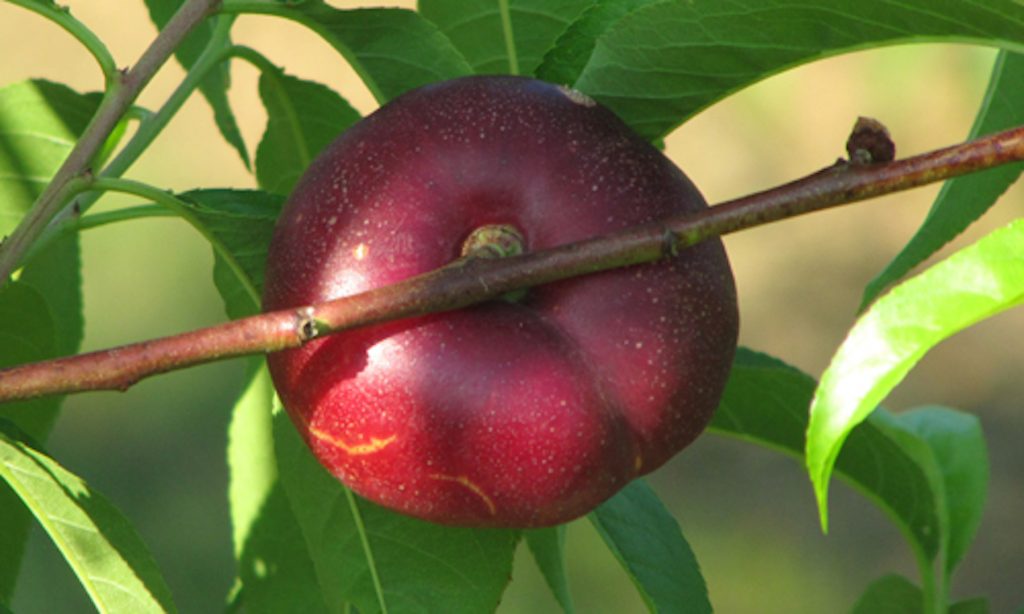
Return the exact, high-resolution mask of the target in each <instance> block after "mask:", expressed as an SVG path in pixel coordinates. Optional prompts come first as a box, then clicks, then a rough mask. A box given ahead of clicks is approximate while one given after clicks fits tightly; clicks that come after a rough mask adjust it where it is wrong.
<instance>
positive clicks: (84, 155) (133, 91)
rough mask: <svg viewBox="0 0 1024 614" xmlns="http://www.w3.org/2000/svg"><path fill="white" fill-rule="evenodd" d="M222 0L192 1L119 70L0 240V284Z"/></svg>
mask: <svg viewBox="0 0 1024 614" xmlns="http://www.w3.org/2000/svg"><path fill="white" fill-rule="evenodd" d="M220 1H221V0H189V1H188V2H187V3H186V4H185V5H184V6H182V7H181V9H179V10H178V12H177V13H175V15H174V17H172V18H171V20H170V21H169V22H167V25H166V26H165V27H164V29H163V30H161V31H160V34H158V35H157V37H156V38H155V39H154V40H153V43H152V44H151V45H150V46H149V47H148V48H147V49H146V50H145V51H144V52H143V53H142V56H141V57H139V61H138V62H136V64H135V66H133V67H132V68H131V69H129V70H124V71H121V73H120V78H119V79H116V80H114V81H113V82H112V83H110V84H109V87H108V88H107V91H106V94H105V95H104V97H103V101H102V102H101V103H100V107H99V109H97V111H96V114H95V115H94V116H93V118H92V120H91V121H90V122H89V125H88V126H86V128H85V130H84V131H83V132H82V136H81V138H80V139H79V140H78V142H77V143H76V144H75V147H74V149H72V150H71V153H70V154H68V157H67V159H65V160H64V163H63V164H62V165H61V167H60V168H59V169H58V170H57V173H56V174H55V175H54V176H53V179H52V180H51V181H50V183H49V184H48V185H47V186H46V188H45V189H44V190H43V192H42V194H40V195H39V198H37V199H36V202H35V203H33V205H32V208H31V209H29V211H28V213H27V214H25V217H24V219H22V221H21V223H20V224H19V225H18V227H17V228H15V229H14V232H13V233H11V236H9V237H7V238H6V239H5V240H4V241H3V243H0V286H3V285H4V284H5V283H6V282H7V279H8V277H9V276H10V274H11V273H12V272H13V271H14V270H15V269H16V268H17V267H18V263H19V262H20V261H21V259H22V257H23V256H24V255H25V252H27V251H28V249H29V248H30V247H31V246H32V243H34V242H35V240H36V239H37V238H38V237H39V235H40V234H42V232H43V230H45V228H46V226H47V224H49V223H50V220H52V219H53V218H54V216H56V215H57V214H58V213H59V212H60V210H61V209H62V208H63V207H64V204H65V203H66V201H67V197H68V191H67V189H66V186H67V185H68V184H69V183H70V182H71V181H72V180H73V179H74V178H75V177H79V176H81V175H82V174H83V173H84V172H87V171H89V170H90V169H89V165H90V163H91V161H92V160H93V158H94V157H95V156H96V152H98V151H99V150H100V148H101V147H102V146H103V144H104V143H105V142H106V140H107V138H108V137H109V136H110V133H111V132H112V131H113V130H114V127H115V126H117V122H118V121H120V119H121V117H122V116H123V115H124V113H125V112H126V111H127V110H128V108H129V107H131V105H132V103H133V102H134V101H135V98H136V97H138V95H139V92H140V91H142V88H144V87H145V86H146V84H147V83H149V80H150V79H152V78H153V75H155V74H156V71H157V70H159V68H160V67H161V66H163V64H164V62H166V61H167V59H168V58H169V57H170V56H171V54H172V53H173V52H174V50H175V49H176V48H177V46H178V45H179V44H180V43H181V41H182V40H183V39H184V38H185V36H187V35H188V33H189V32H191V31H192V29H193V28H194V27H195V26H196V25H198V24H199V23H201V22H202V21H203V19H205V18H206V17H207V16H208V15H210V14H211V13H212V12H213V11H215V10H216V9H217V8H218V6H219V5H220Z"/></svg>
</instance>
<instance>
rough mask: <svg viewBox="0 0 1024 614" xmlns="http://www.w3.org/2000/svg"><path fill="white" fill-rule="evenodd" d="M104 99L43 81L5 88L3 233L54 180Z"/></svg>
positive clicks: (0, 104) (1, 95)
mask: <svg viewBox="0 0 1024 614" xmlns="http://www.w3.org/2000/svg"><path fill="white" fill-rule="evenodd" d="M99 101H100V95H99V94H79V93H78V92H76V91H74V90H72V89H71V88H69V87H67V86H65V85H61V84H59V83H53V82H50V81H43V80H30V81H21V82H19V83H14V84H11V85H8V86H7V87H4V88H2V89H0V236H2V235H8V234H10V233H11V231H12V230H13V229H14V227H15V226H16V225H17V224H18V222H19V221H21V218H22V216H23V215H24V214H25V212H26V211H28V208H29V207H30V206H31V205H32V202H33V201H34V200H35V199H36V197H37V196H38V195H39V193H40V192H42V190H43V188H44V187H46V184H47V183H49V181H50V177H52V176H53V174H54V173H55V172H56V171H57V168H58V167H59V166H60V165H61V163H63V162H64V159H65V158H66V157H67V155H68V153H70V152H71V148H72V147H74V145H75V140H76V139H77V138H78V135H79V134H81V133H82V130H83V129H84V128H85V126H86V124H88V123H89V120H90V119H91V118H92V116H93V113H95V112H96V108H97V106H98V105H99Z"/></svg>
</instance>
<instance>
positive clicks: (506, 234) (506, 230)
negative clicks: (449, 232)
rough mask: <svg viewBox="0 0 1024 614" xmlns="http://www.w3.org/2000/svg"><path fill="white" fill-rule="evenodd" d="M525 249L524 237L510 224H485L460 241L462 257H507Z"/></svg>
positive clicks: (516, 254)
mask: <svg viewBox="0 0 1024 614" xmlns="http://www.w3.org/2000/svg"><path fill="white" fill-rule="evenodd" d="M525 251H526V239H525V238H524V237H523V233H521V232H519V229H518V228H516V227H515V226H513V225H511V224H487V225H485V226H481V227H479V228H477V229H476V230H474V231H473V232H471V233H469V236H468V237H466V240H465V241H463V242H462V251H461V255H462V257H463V258H507V257H509V256H518V255H519V254H522V253H523V252H525Z"/></svg>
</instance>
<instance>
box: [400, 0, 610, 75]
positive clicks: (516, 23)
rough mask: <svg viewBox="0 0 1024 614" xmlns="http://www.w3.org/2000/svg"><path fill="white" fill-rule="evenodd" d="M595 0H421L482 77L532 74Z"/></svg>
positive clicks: (429, 16)
mask: <svg viewBox="0 0 1024 614" xmlns="http://www.w3.org/2000/svg"><path fill="white" fill-rule="evenodd" d="M593 3H594V0H508V1H507V2H499V1H498V0H420V1H419V3H418V4H419V11H420V14H421V15H423V16H424V17H426V18H427V19H429V20H430V21H432V22H434V23H435V24H437V26H438V27H439V28H441V31H442V32H444V33H445V34H446V35H447V36H448V38H450V39H451V41H452V43H454V44H455V46H456V47H457V48H458V50H459V51H461V52H462V55H464V56H465V57H466V59H467V60H468V61H469V63H470V65H471V66H472V67H473V70H474V71H475V72H476V73H477V74H482V75H485V74H486V75H493V74H506V73H510V74H519V75H531V74H533V72H534V70H536V68H537V66H538V65H539V64H540V61H541V58H542V57H543V56H544V53H546V52H547V51H548V49H550V48H551V46H552V45H553V44H554V42H555V39H556V38H558V36H559V35H560V34H562V32H564V31H565V29H566V27H568V26H569V24H570V23H572V22H573V20H575V19H576V18H577V17H578V16H579V15H580V14H581V13H582V12H583V11H584V10H585V9H586V8H587V7H589V6H590V5H592V4H593Z"/></svg>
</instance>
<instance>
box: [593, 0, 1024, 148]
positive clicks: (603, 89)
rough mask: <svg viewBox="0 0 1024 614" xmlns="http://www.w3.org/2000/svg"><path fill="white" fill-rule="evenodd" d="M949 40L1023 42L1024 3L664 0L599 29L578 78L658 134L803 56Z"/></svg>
mask: <svg viewBox="0 0 1024 614" xmlns="http://www.w3.org/2000/svg"><path fill="white" fill-rule="evenodd" d="M953 15H955V18H953V17H951V16H953ZM943 40H945V41H955V42H969V43H976V44H982V45H1000V46H1003V47H1005V48H1007V49H1016V50H1021V49H1022V45H1021V41H1022V40H1024V4H1021V3H1020V2H1018V1H1016V0H989V1H986V2H970V1H966V0H902V1H901V2H898V3H895V2H888V1H887V0H836V1H834V2H829V3H821V2H817V1H815V0H736V1H734V2H721V1H720V0H692V1H690V2H660V3H657V4H652V5H650V6H645V7H642V8H639V9H637V10H635V11H633V12H632V13H629V14H628V15H626V16H625V17H623V18H622V19H620V20H619V21H617V22H615V24H614V25H612V26H611V27H610V28H608V29H607V30H605V31H604V32H603V33H602V34H600V35H599V36H598V38H597V39H596V41H595V42H594V47H593V51H592V52H591V54H590V57H589V60H588V62H587V64H586V66H585V67H584V69H583V71H582V72H581V73H580V75H579V78H578V79H577V80H576V82H575V83H574V86H575V87H576V88H577V89H579V90H581V91H583V92H586V93H587V94H589V95H591V96H593V97H594V98H596V99H597V100H598V101H600V102H602V103H604V104H605V105H607V106H608V107H609V108H611V109H612V110H613V111H614V112H615V113H617V114H618V115H619V117H621V118H622V119H623V120H625V121H626V123H628V124H629V125H631V126H632V127H633V128H634V129H635V130H636V131H637V132H639V133H640V134H641V135H643V136H645V137H647V138H649V139H654V138H657V137H661V136H664V135H665V134H667V133H668V132H670V131H671V130H672V129H673V128H675V127H676V126H678V125H679V124H680V123H682V122H683V121H685V120H686V119H687V118H689V117H691V116H692V115H694V114H695V113H696V112H698V111H699V110H701V109H703V108H705V107H707V106H709V105H711V104H712V103H713V102H715V101H717V100H720V99H721V98H724V97H725V96H727V95H728V94H730V93H732V92H736V91H738V90H740V89H742V88H744V87H746V86H748V85H751V84H753V83H755V82H757V81H760V80H761V79H764V78H766V77H769V76H771V75H773V74H776V73H778V72H781V71H783V70H785V69H788V68H792V67H794V66H796V65H798V64H801V63H805V62H808V61H811V60H816V59H820V58H823V57H828V56H832V55H836V54H839V53H843V52H847V51H855V50H860V49H864V48H866V47H871V46H878V45H887V44H895V43H903V42H920V41H929V42H934V41H943Z"/></svg>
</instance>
